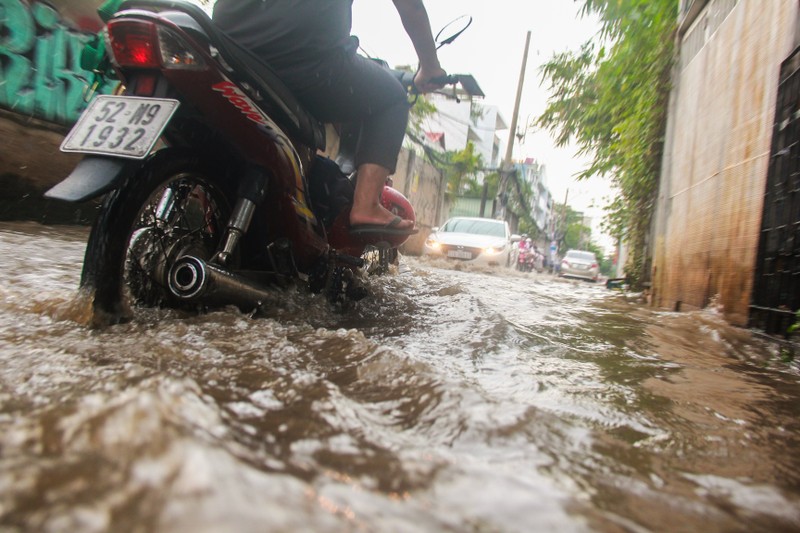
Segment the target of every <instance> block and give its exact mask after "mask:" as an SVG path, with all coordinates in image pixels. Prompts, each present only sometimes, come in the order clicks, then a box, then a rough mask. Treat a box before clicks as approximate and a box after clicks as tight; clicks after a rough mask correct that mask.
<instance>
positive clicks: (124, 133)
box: [61, 95, 179, 159]
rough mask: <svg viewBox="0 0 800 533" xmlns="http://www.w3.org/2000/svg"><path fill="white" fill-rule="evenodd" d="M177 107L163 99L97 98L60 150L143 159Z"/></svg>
mask: <svg viewBox="0 0 800 533" xmlns="http://www.w3.org/2000/svg"><path fill="white" fill-rule="evenodd" d="M178 104H179V102H178V101H177V100H170V99H165V98H139V97H136V96H109V95H100V96H98V97H97V98H95V99H94V100H92V102H91V103H90V104H89V106H88V107H87V108H86V110H85V111H84V112H83V114H81V116H80V118H79V119H78V122H76V123H75V126H74V127H73V128H72V131H70V132H69V134H68V135H67V137H66V138H65V139H64V142H63V143H61V151H63V152H80V153H84V154H100V155H113V156H117V157H128V158H131V159H143V158H144V157H145V156H147V154H149V153H150V150H152V149H153V146H154V145H155V144H156V141H157V140H158V138H159V137H160V136H161V132H162V131H164V128H165V127H166V126H167V123H169V120H170V119H171V118H172V115H173V113H175V110H176V109H177V108H178Z"/></svg>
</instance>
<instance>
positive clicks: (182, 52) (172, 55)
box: [158, 26, 206, 70]
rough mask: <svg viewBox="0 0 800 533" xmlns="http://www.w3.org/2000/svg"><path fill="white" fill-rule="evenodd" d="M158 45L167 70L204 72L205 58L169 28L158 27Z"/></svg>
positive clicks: (162, 61)
mask: <svg viewBox="0 0 800 533" xmlns="http://www.w3.org/2000/svg"><path fill="white" fill-rule="evenodd" d="M158 44H159V49H160V50H161V63H162V64H163V65H164V67H165V68H169V69H184V70H202V69H204V68H205V67H206V64H205V61H203V57H202V56H201V55H200V54H199V53H198V52H197V51H195V50H193V49H192V47H191V46H189V45H188V44H187V43H186V41H185V40H184V39H183V38H182V37H181V36H180V35H178V34H177V33H175V32H174V31H171V30H169V29H168V28H165V27H163V26H159V27H158Z"/></svg>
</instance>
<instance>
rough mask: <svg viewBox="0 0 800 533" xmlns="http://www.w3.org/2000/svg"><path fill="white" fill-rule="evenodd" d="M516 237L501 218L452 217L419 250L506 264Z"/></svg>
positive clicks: (439, 255)
mask: <svg viewBox="0 0 800 533" xmlns="http://www.w3.org/2000/svg"><path fill="white" fill-rule="evenodd" d="M519 239H520V237H519V235H512V234H511V231H510V229H509V227H508V223H507V222H505V221H504V220H495V219H493V218H473V217H455V218H451V219H450V220H448V221H447V222H445V224H444V226H442V227H441V228H433V232H432V233H431V234H430V236H428V238H427V239H426V240H425V245H424V246H423V249H422V253H423V255H428V256H434V257H445V258H448V259H455V260H458V261H469V262H470V263H474V264H479V265H486V266H495V265H498V266H509V265H510V264H511V254H512V249H513V243H514V242H516V241H518V240H519Z"/></svg>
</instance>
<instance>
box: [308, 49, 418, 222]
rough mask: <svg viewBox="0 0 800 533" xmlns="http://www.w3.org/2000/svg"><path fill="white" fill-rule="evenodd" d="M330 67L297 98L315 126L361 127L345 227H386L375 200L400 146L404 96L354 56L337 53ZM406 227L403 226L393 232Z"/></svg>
mask: <svg viewBox="0 0 800 533" xmlns="http://www.w3.org/2000/svg"><path fill="white" fill-rule="evenodd" d="M333 63H334V66H331V67H330V69H329V71H327V72H326V71H325V69H320V70H321V71H322V74H323V75H320V76H313V77H310V78H305V80H306V84H307V85H308V86H307V87H305V90H301V91H298V93H297V96H298V98H300V100H301V101H302V102H303V103H304V104H305V105H306V106H307V107H308V108H309V110H310V111H311V112H312V114H314V115H316V116H317V118H319V119H320V120H323V121H328V122H355V123H361V126H362V128H361V136H360V138H359V142H358V148H357V152H356V161H355V163H356V168H357V169H358V170H357V173H358V176H357V181H356V191H355V198H354V202H353V207H352V208H351V211H350V223H351V224H382V225H383V224H388V223H390V222H391V221H392V220H393V219H394V217H395V216H394V215H393V214H392V213H391V212H389V211H388V210H387V209H385V208H383V206H381V205H380V195H381V192H382V191H383V187H384V185H385V183H386V179H387V178H388V177H389V175H390V174H392V173H393V172H394V170H395V166H396V165H397V156H398V153H399V152H400V148H401V147H402V145H403V137H404V136H405V129H406V124H407V122H408V110H409V104H408V99H407V97H406V91H405V89H404V88H403V86H402V85H401V84H400V82H399V81H397V79H396V78H394V76H392V75H391V74H390V73H389V72H388V71H387V70H386V69H384V68H383V67H381V66H379V65H378V64H376V63H375V62H374V61H371V60H368V59H365V58H363V57H361V56H358V55H356V54H355V53H343V54H342V56H340V57H339V60H338V61H335V62H333ZM309 80H313V82H316V83H313V82H312V81H309ZM298 84H299V83H298ZM412 225H413V223H412V222H410V221H403V222H401V223H400V224H399V225H396V226H394V227H396V228H399V229H406V228H410V227H411V226H412Z"/></svg>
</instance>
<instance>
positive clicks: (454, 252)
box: [447, 250, 472, 259]
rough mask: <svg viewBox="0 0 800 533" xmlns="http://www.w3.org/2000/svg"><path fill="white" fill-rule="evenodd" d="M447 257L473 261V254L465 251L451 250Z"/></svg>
mask: <svg viewBox="0 0 800 533" xmlns="http://www.w3.org/2000/svg"><path fill="white" fill-rule="evenodd" d="M447 257H452V258H453V259H472V253H470V252H465V251H463V250H450V251H449V252H447Z"/></svg>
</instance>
